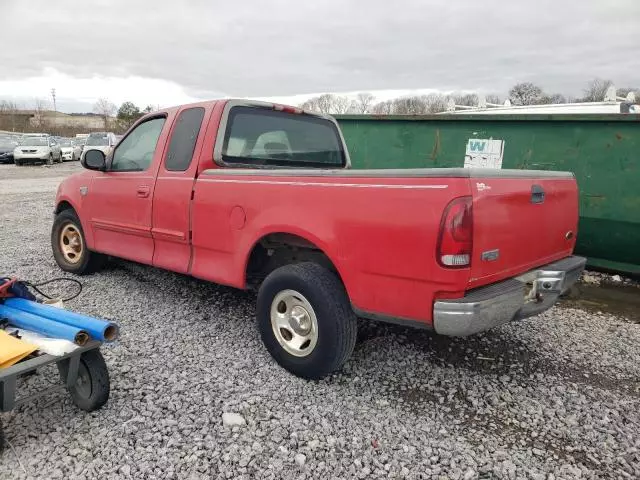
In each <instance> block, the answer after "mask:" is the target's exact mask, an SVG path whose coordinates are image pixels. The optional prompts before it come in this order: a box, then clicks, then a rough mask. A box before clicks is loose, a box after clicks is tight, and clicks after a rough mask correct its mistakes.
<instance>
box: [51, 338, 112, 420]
mask: <svg viewBox="0 0 640 480" xmlns="http://www.w3.org/2000/svg"><path fill="white" fill-rule="evenodd" d="M58 369H59V370H60V375H62V378H63V380H66V378H67V375H66V374H67V370H68V363H65V364H64V365H60V364H59V365H58ZM109 390H110V385H109V371H108V370H107V364H106V363H105V362H104V358H103V357H102V354H101V353H100V350H98V349H96V350H89V351H88V352H84V353H83V354H82V355H81V356H80V364H79V365H78V379H77V380H76V383H75V385H74V386H73V387H71V388H68V391H69V394H70V395H71V399H72V400H73V403H74V404H75V405H76V406H77V407H78V408H80V409H82V410H84V411H85V412H93V411H94V410H97V409H99V408H100V407H102V406H103V405H104V404H105V403H107V400H109Z"/></svg>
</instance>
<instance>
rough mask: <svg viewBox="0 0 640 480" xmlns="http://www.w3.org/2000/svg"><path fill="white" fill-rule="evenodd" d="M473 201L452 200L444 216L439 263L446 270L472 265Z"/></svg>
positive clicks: (439, 243) (438, 248)
mask: <svg viewBox="0 0 640 480" xmlns="http://www.w3.org/2000/svg"><path fill="white" fill-rule="evenodd" d="M472 207H473V199H472V198H471V197H459V198H456V199H454V200H452V201H451V202H450V203H449V205H447V208H445V209H444V213H443V214H442V221H441V222H440V234H439V237H438V247H437V252H436V255H437V258H438V263H439V264H440V265H442V266H443V267H446V268H464V267H468V266H469V265H471V250H472V247H473V208H472Z"/></svg>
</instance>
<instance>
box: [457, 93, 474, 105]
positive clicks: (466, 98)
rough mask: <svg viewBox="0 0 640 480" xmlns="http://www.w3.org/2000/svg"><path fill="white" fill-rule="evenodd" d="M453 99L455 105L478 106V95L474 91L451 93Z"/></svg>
mask: <svg viewBox="0 0 640 480" xmlns="http://www.w3.org/2000/svg"><path fill="white" fill-rule="evenodd" d="M451 98H453V101H454V102H455V104H456V105H466V106H467V107H476V106H478V95H476V94H475V93H464V94H455V95H452V96H451Z"/></svg>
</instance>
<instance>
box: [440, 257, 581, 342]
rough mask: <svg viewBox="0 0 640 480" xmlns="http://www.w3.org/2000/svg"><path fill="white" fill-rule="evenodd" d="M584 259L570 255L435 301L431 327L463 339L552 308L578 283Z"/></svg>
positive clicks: (441, 332)
mask: <svg viewBox="0 0 640 480" xmlns="http://www.w3.org/2000/svg"><path fill="white" fill-rule="evenodd" d="M586 262H587V260H586V259H585V258H583V257H577V256H571V257H567V258H563V259H562V260H559V261H557V262H553V263H550V264H548V265H544V266H542V267H539V268H536V269H534V270H530V271H529V272H526V273H524V274H522V275H520V276H518V277H515V278H510V279H509V280H505V281H502V282H498V283H494V284H492V285H488V286H486V287H480V288H476V289H474V290H470V291H469V292H467V294H466V295H465V296H464V297H462V298H460V299H456V300H442V301H437V302H435V305H434V307H433V327H434V329H435V331H436V332H437V333H439V334H441V335H448V336H455V337H464V336H467V335H472V334H474V333H478V332H482V331H485V330H488V329H490V328H493V327H496V326H498V325H502V324H503V323H506V322H509V321H511V320H519V319H522V318H527V317H531V316H532V315H537V314H539V313H541V312H544V311H545V310H547V309H549V308H551V307H552V306H553V304H554V303H556V301H557V300H558V298H559V297H560V295H561V294H563V293H564V292H566V291H567V290H568V289H569V288H570V287H571V286H572V285H573V284H574V283H576V282H577V281H578V279H579V278H580V275H581V274H582V271H583V270H584V266H585V264H586Z"/></svg>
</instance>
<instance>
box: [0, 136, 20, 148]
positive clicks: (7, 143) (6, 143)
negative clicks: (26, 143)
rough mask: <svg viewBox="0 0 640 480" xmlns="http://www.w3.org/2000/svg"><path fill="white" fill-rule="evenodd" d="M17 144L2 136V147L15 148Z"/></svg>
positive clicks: (0, 137)
mask: <svg viewBox="0 0 640 480" xmlns="http://www.w3.org/2000/svg"><path fill="white" fill-rule="evenodd" d="M16 145H17V144H16V142H15V141H14V140H13V139H12V138H11V137H6V136H5V137H3V136H0V147H15V146H16Z"/></svg>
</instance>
